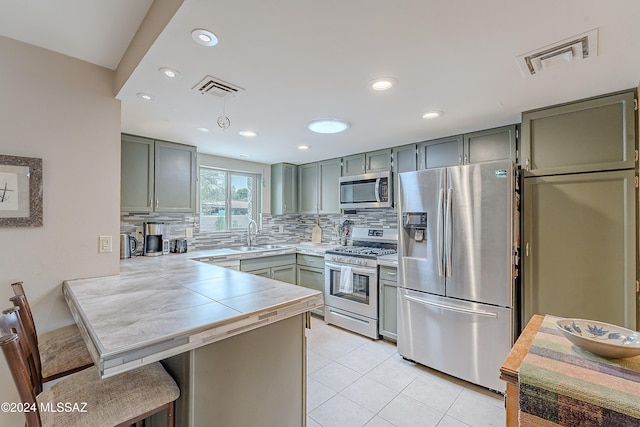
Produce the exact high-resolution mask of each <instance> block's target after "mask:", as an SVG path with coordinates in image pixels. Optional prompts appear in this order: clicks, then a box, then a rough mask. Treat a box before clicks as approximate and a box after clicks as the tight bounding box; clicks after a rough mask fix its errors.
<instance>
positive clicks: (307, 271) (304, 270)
mask: <svg viewBox="0 0 640 427" xmlns="http://www.w3.org/2000/svg"><path fill="white" fill-rule="evenodd" d="M296 269H297V281H298V285H300V286H304V287H305V288H309V289H313V290H314V291H320V292H322V293H323V294H324V258H323V257H320V256H313V255H304V254H298V265H297V268H296ZM312 313H314V314H317V315H318V316H321V317H324V307H320V308H316V309H314V310H312Z"/></svg>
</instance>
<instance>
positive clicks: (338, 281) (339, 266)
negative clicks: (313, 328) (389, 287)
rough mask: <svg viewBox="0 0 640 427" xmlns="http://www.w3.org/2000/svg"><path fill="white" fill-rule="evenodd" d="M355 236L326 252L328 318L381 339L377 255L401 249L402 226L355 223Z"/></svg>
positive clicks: (389, 253) (346, 327) (352, 235)
mask: <svg viewBox="0 0 640 427" xmlns="http://www.w3.org/2000/svg"><path fill="white" fill-rule="evenodd" d="M351 239H352V246H340V247H337V248H335V249H331V250H328V251H327V252H326V254H325V257H324V259H325V263H324V265H325V267H324V268H325V308H324V320H325V322H327V323H331V324H334V325H337V326H340V327H342V328H345V329H349V330H351V331H353V332H357V333H359V334H362V335H365V336H367V337H369V338H373V339H378V261H377V257H378V256H382V255H391V254H395V253H397V250H396V249H397V245H398V243H397V242H398V230H394V229H382V228H379V229H375V228H363V227H354V228H353V231H352V234H351Z"/></svg>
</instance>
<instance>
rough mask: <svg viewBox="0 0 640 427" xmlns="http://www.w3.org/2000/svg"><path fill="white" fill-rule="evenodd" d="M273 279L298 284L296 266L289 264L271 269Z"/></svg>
mask: <svg viewBox="0 0 640 427" xmlns="http://www.w3.org/2000/svg"><path fill="white" fill-rule="evenodd" d="M271 278H272V279H274V280H280V281H281V282H287V283H291V284H294V285H295V284H296V265H295V264H289V265H283V266H280V267H272V268H271Z"/></svg>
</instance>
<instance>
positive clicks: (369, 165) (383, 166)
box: [365, 148, 391, 173]
mask: <svg viewBox="0 0 640 427" xmlns="http://www.w3.org/2000/svg"><path fill="white" fill-rule="evenodd" d="M390 170H391V149H390V148H389V149H385V150H378V151H371V152H369V153H365V173H369V172H384V171H390Z"/></svg>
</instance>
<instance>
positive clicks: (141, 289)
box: [63, 246, 324, 378]
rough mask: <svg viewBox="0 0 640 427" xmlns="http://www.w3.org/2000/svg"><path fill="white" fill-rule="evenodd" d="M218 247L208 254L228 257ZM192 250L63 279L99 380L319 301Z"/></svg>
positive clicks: (309, 307) (320, 301)
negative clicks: (105, 272)
mask: <svg viewBox="0 0 640 427" xmlns="http://www.w3.org/2000/svg"><path fill="white" fill-rule="evenodd" d="M287 250H289V251H292V252H290V253H293V252H295V250H296V249H295V247H293V246H292V248H288V249H287ZM220 251H226V250H215V251H210V252H209V253H208V254H209V255H219V256H230V255H233V254H230V253H226V252H220ZM270 254H273V252H271V253H270ZM200 255H202V256H206V255H207V251H198V252H197V253H184V254H171V255H163V256H158V257H135V258H131V259H127V260H123V261H122V262H121V271H120V274H119V275H115V276H108V277H97V278H87V279H77V280H66V281H65V282H64V284H63V293H64V296H65V299H66V301H67V304H68V305H69V307H70V309H71V312H72V314H73V316H74V318H75V320H76V323H77V324H78V325H79V327H80V330H81V332H82V333H83V335H84V338H85V341H86V343H87V347H88V348H89V351H90V353H91V354H92V357H93V359H94V361H95V363H96V366H97V367H98V369H99V371H100V373H101V375H102V377H103V378H106V377H109V376H111V375H115V374H117V373H119V372H124V371H127V370H130V369H134V368H136V367H139V366H141V365H143V364H147V363H151V362H155V361H158V360H161V359H165V358H167V357H170V356H173V355H176V354H180V353H183V352H185V351H188V350H192V349H195V348H198V347H201V346H204V345H207V344H209V343H212V342H215V341H219V340H223V339H225V338H228V337H230V336H234V335H237V334H240V333H243V332H245V331H249V330H252V329H256V328H259V327H261V326H263V325H266V324H269V323H272V322H276V321H279V320H282V319H285V318H288V317H292V316H295V315H298V314H302V313H305V312H308V311H310V310H312V309H314V308H317V307H321V306H322V305H323V304H324V300H323V296H322V293H321V292H318V291H314V290H311V289H308V288H305V287H302V286H295V285H291V284H288V283H284V282H280V281H277V280H271V279H267V278H264V277H259V276H254V275H250V274H245V273H241V272H237V271H233V270H229V269H226V268H222V267H218V266H215V265H209V264H206V263H201V262H196V261H194V260H192V259H190V258H195V257H199V256H200ZM246 256H251V255H246Z"/></svg>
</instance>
